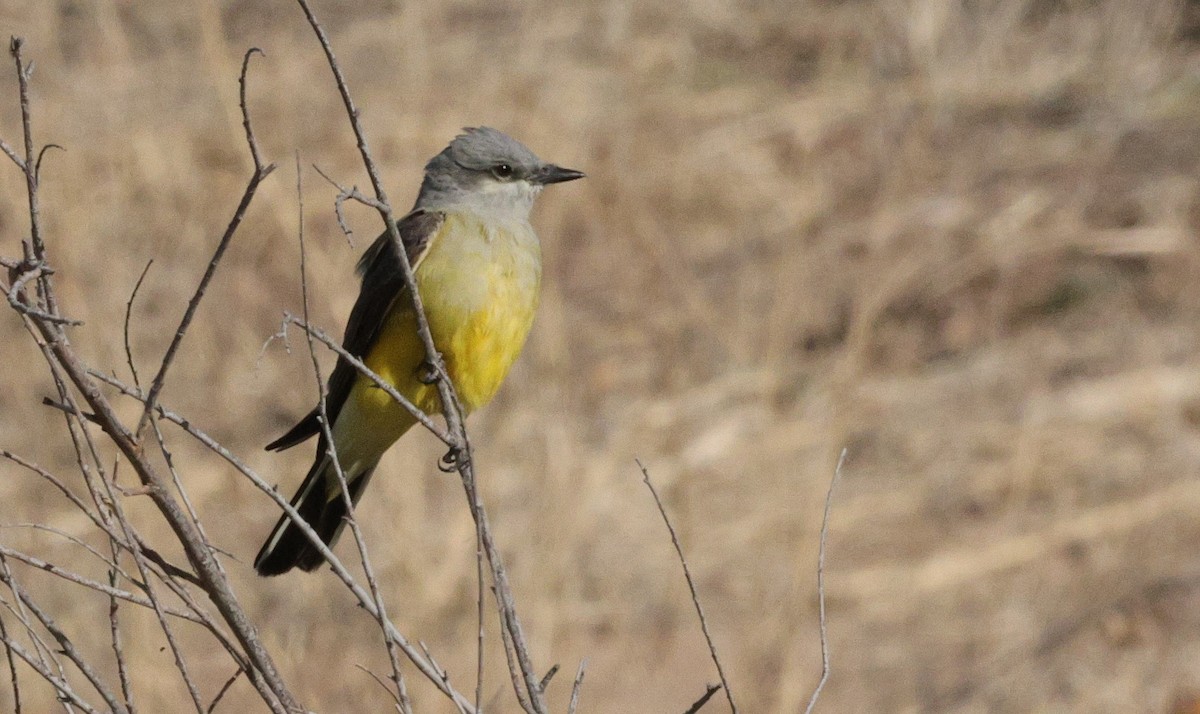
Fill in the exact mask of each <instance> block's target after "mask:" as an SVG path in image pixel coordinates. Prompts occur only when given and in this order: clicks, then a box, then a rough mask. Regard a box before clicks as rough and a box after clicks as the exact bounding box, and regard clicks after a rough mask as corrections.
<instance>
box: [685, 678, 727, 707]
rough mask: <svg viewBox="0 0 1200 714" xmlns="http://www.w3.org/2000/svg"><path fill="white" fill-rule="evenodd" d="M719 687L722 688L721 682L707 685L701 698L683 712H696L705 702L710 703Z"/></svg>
mask: <svg viewBox="0 0 1200 714" xmlns="http://www.w3.org/2000/svg"><path fill="white" fill-rule="evenodd" d="M719 689H721V685H719V684H709V685H706V686H705V688H704V694H701V695H700V698H699V699H697V700H696V701H695V702H694V703H693V704H692V706H690V707H688V708H687V711H685V712H684V713H683V714H696V712H698V711H700V710H701V709H703V708H704V705H705V704H708V700H709V699H712V696H713V695H714V694H716V693H717V691H718V690H719Z"/></svg>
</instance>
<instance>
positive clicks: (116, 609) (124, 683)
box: [108, 538, 134, 714]
mask: <svg viewBox="0 0 1200 714" xmlns="http://www.w3.org/2000/svg"><path fill="white" fill-rule="evenodd" d="M108 543H109V548H111V549H112V559H113V565H112V567H111V568H109V570H108V584H109V585H110V586H113V587H116V584H117V582H118V580H117V574H118V573H119V572H121V569H120V566H119V565H118V564H117V560H118V558H119V557H120V552H121V551H120V549H119V547H118V546H117V542H116V539H114V538H110V539H109V541H108ZM120 603H121V601H120V600H119V599H118V598H117V597H116V596H115V595H109V596H108V632H109V641H110V643H111V644H112V651H113V659H114V660H116V663H117V681H119V682H120V683H121V696H122V697H123V698H124V699H125V708H126V709H128V710H129V712H130V714H133V713H134V706H133V683H132V682H131V681H130V679H129V667H128V666H126V663H125V649H124V647H123V646H122V644H121V622H120V607H121V606H120Z"/></svg>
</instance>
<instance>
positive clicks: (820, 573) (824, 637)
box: [804, 448, 847, 714]
mask: <svg viewBox="0 0 1200 714" xmlns="http://www.w3.org/2000/svg"><path fill="white" fill-rule="evenodd" d="M846 452H847V449H844V448H843V449H842V453H841V455H839V456H838V462H837V466H836V467H835V468H834V469H833V478H831V479H830V480H829V489H828V490H827V491H826V492H825V512H824V513H823V514H822V516H821V540H820V544H819V545H818V546H817V608H818V610H819V612H820V616H819V623H820V628H821V679H820V681H818V682H817V687H816V689H814V690H813V693H812V696H811V697H810V698H809V700H808V706H807V707H805V708H804V714H812V711H813V708H814V707H816V706H817V699H818V698H819V697H820V696H821V690H822V689H824V688H825V682H826V681H828V680H829V633H828V631H827V629H826V628H827V621H826V619H825V540H826V539H827V538H828V537H829V511H830V509H831V508H832V507H833V489H834V487H835V486H837V482H838V479H839V478H841V476H842V464H844V463H846Z"/></svg>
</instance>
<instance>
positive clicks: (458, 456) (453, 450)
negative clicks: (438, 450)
mask: <svg viewBox="0 0 1200 714" xmlns="http://www.w3.org/2000/svg"><path fill="white" fill-rule="evenodd" d="M467 460H468V456H467V453H466V451H465V450H463V449H462V448H461V447H458V446H451V447H450V449H449V450H448V451H447V452H446V453H445V454H443V455H442V458H441V459H439V460H438V468H439V469H441V470H442V472H444V473H448V474H449V473H454V472H455V471H458V470H459V469H460V468H462V467H463V466H465V465H466V463H467Z"/></svg>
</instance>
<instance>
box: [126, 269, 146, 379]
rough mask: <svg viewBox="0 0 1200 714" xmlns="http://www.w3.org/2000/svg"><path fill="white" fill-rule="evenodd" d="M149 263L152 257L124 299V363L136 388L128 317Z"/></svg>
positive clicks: (131, 312)
mask: <svg viewBox="0 0 1200 714" xmlns="http://www.w3.org/2000/svg"><path fill="white" fill-rule="evenodd" d="M151 265H154V259H153V258H151V259H150V260H148V261H146V267H144V268H142V274H141V275H139V276H138V279H137V282H136V283H134V284H133V291H132V292H130V293H129V299H128V300H126V301H125V328H124V330H123V331H122V334H123V335H124V337H125V364H127V365H128V366H129V373H130V374H131V375H133V383H134V385H135V386H136V387H137V388H138V389H141V388H142V381H141V380H140V379H138V371H137V365H135V364H134V363H133V349H132V348H131V347H130V346H129V318H130V316H131V315H132V314H133V301H134V300H136V299H137V294H138V290H141V289H142V281H143V280H145V279H146V274H147V273H149V272H150V266H151Z"/></svg>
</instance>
